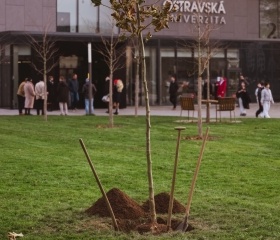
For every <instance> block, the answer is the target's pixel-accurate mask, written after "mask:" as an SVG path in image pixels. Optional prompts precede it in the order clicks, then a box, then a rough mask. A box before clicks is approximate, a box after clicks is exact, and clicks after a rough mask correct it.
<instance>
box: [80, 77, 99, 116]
mask: <svg viewBox="0 0 280 240" xmlns="http://www.w3.org/2000/svg"><path fill="white" fill-rule="evenodd" d="M89 81H90V80H89V78H87V79H86V82H85V84H84V85H83V88H82V93H83V94H84V98H85V111H86V115H89V114H90V112H89V105H90V104H91V114H92V115H94V94H95V93H96V92H97V89H96V87H95V85H94V84H93V83H91V89H92V96H89V95H90V94H89V90H90V82H89Z"/></svg>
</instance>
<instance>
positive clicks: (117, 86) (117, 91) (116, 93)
mask: <svg viewBox="0 0 280 240" xmlns="http://www.w3.org/2000/svg"><path fill="white" fill-rule="evenodd" d="M122 90H123V82H122V80H121V79H115V80H114V88H113V102H114V106H115V108H116V110H115V112H114V114H115V115H118V114H119V107H120V101H121V94H122Z"/></svg>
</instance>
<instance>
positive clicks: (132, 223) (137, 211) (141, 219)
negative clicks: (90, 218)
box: [86, 188, 185, 235]
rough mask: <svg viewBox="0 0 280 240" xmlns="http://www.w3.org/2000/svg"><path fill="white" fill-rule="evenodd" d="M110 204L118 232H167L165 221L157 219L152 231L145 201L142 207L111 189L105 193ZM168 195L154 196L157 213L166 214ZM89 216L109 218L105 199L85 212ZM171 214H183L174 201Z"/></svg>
mask: <svg viewBox="0 0 280 240" xmlns="http://www.w3.org/2000/svg"><path fill="white" fill-rule="evenodd" d="M106 195H107V198H108V200H109V202H110V204H111V207H112V209H113V212H114V214H115V217H116V219H117V224H118V227H119V230H120V231H123V232H131V231H135V230H136V231H137V232H139V233H140V234H143V233H149V232H150V233H152V234H155V235H157V234H161V233H165V232H167V227H166V220H164V219H162V218H159V217H158V218H157V222H158V223H157V224H156V226H155V228H154V229H153V230H152V226H151V224H150V219H149V217H148V213H149V201H148V200H147V201H146V202H145V203H144V204H143V205H142V206H140V205H139V204H138V203H137V202H136V201H134V200H133V199H131V198H130V197H129V196H128V195H127V194H125V193H124V192H122V191H121V190H119V189H117V188H113V189H111V190H110V191H109V192H107V193H106ZM169 199H170V195H169V194H168V193H160V194H158V195H156V196H155V206H156V212H157V213H162V214H165V213H168V206H169ZM86 213H87V214H89V215H99V216H100V217H110V213H109V211H108V210H107V205H106V202H105V199H104V198H103V197H102V198H99V199H98V200H97V201H96V202H95V203H94V204H93V205H92V206H91V207H90V208H88V209H87V210H86ZM173 213H185V207H184V206H183V205H182V204H181V203H179V202H178V201H177V200H176V199H174V202H173ZM178 224H179V221H178V220H172V223H171V228H172V229H173V230H175V229H176V227H177V226H178Z"/></svg>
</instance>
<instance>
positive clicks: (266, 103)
mask: <svg viewBox="0 0 280 240" xmlns="http://www.w3.org/2000/svg"><path fill="white" fill-rule="evenodd" d="M271 103H274V100H273V97H272V93H271V90H270V84H269V83H268V82H266V83H265V84H264V89H263V90H262V93H261V104H262V106H263V113H262V117H264V118H270V116H269V114H268V112H269V109H270V104H271Z"/></svg>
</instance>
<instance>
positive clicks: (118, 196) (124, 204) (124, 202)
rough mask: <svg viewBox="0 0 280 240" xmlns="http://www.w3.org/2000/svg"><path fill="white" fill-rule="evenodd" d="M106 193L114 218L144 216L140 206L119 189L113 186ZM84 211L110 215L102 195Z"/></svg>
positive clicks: (105, 215)
mask: <svg viewBox="0 0 280 240" xmlns="http://www.w3.org/2000/svg"><path fill="white" fill-rule="evenodd" d="M106 195H107V198H108V200H109V202H110V204H111V207H112V209H113V212H114V214H115V217H116V219H139V218H141V217H144V216H145V212H144V210H143V209H142V208H141V206H140V205H139V204H138V203H137V202H136V201H134V200H133V199H131V198H130V197H129V196H128V195H127V194H125V193H124V192H122V191H121V190H119V189H117V188H113V189H111V190H110V191H109V192H107V193H106ZM86 213H88V214H89V215H99V216H100V217H110V213H109V211H108V209H107V206H106V202H105V199H104V198H103V197H102V198H99V199H98V200H97V201H96V202H95V203H94V204H93V205H92V206H91V207H90V208H88V209H87V210H86Z"/></svg>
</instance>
